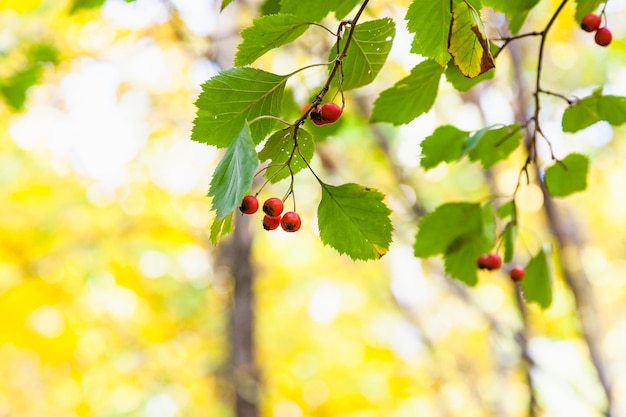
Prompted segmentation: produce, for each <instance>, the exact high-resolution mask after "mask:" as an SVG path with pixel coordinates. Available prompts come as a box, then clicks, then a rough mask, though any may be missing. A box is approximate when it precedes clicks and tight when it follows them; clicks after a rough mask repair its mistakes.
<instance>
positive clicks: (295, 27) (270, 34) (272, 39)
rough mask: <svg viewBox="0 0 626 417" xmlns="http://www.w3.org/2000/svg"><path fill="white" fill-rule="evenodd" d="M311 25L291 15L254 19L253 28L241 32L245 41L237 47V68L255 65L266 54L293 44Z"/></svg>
mask: <svg viewBox="0 0 626 417" xmlns="http://www.w3.org/2000/svg"><path fill="white" fill-rule="evenodd" d="M310 24H311V23H310V22H308V21H306V20H304V19H302V18H300V17H298V16H293V15H289V14H275V15H268V16H262V17H259V18H257V19H254V21H253V22H252V26H250V27H248V28H246V29H244V30H243V31H242V32H241V37H242V38H243V41H242V42H241V43H240V44H239V46H238V47H237V53H236V54H235V66H244V65H248V64H251V63H253V62H254V61H255V60H256V59H258V58H260V57H261V56H263V55H264V54H265V53H266V52H268V51H270V50H272V49H275V48H278V47H280V46H283V45H286V44H288V43H291V42H293V41H294V40H296V39H297V38H299V37H300V36H301V35H302V34H303V33H304V32H306V30H307V29H308V28H309V25H310Z"/></svg>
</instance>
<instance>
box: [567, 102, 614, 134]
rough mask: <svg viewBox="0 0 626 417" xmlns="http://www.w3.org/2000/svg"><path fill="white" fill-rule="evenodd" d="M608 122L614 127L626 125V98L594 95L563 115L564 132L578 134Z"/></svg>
mask: <svg viewBox="0 0 626 417" xmlns="http://www.w3.org/2000/svg"><path fill="white" fill-rule="evenodd" d="M601 120H606V121H607V122H609V123H610V124H612V125H613V126H618V125H621V124H624V123H626V97H622V96H611V95H607V96H603V95H601V94H600V93H596V94H593V95H591V96H589V97H585V98H583V99H582V100H580V101H578V102H577V103H576V104H574V105H572V106H569V107H568V108H567V109H565V112H564V113H563V119H562V121H561V124H562V126H563V131H564V132H576V131H579V130H581V129H584V128H586V127H587V126H591V125H592V124H594V123H596V122H599V121H601Z"/></svg>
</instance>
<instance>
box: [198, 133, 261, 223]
mask: <svg viewBox="0 0 626 417" xmlns="http://www.w3.org/2000/svg"><path fill="white" fill-rule="evenodd" d="M258 165H259V160H258V158H257V155H256V151H255V149H254V142H253V141H252V137H251V134H250V127H249V126H248V124H247V123H245V124H244V126H243V129H241V131H240V132H239V134H238V135H237V137H236V138H235V140H234V141H233V142H232V143H231V144H230V146H229V147H228V149H227V150H226V153H225V154H224V156H223V157H222V160H221V161H220V163H219V164H218V165H217V168H215V172H214V173H213V178H212V179H211V185H210V187H209V197H213V201H212V204H211V209H212V210H215V211H216V215H217V218H218V219H221V218H223V217H225V216H226V215H227V214H228V213H230V212H232V211H233V210H234V209H235V208H236V207H238V206H239V205H240V204H241V200H242V199H243V197H244V196H245V195H246V193H247V192H248V191H249V190H250V187H252V178H253V176H254V171H255V169H256V168H257V166H258Z"/></svg>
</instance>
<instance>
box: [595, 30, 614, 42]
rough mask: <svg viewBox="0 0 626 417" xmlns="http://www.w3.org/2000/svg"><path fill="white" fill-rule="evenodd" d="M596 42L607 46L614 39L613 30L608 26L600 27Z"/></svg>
mask: <svg viewBox="0 0 626 417" xmlns="http://www.w3.org/2000/svg"><path fill="white" fill-rule="evenodd" d="M595 40H596V43H597V44H598V45H600V46H607V45H608V44H610V43H611V41H612V40H613V35H612V34H611V31H610V30H609V28H607V27H606V26H605V27H603V28H600V29H598V31H597V32H596V36H595Z"/></svg>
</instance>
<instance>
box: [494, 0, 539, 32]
mask: <svg viewBox="0 0 626 417" xmlns="http://www.w3.org/2000/svg"><path fill="white" fill-rule="evenodd" d="M538 3H539V0H515V1H509V0H504V1H503V0H483V5H484V6H486V7H491V8H492V9H494V10H496V11H498V12H502V13H504V14H506V16H507V17H508V18H509V30H510V31H511V33H512V34H516V33H518V32H519V31H520V29H521V28H522V25H523V24H524V22H525V21H526V18H527V17H528V13H530V11H531V10H532V9H533V8H534V7H535V6H536V5H537V4H538Z"/></svg>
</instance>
